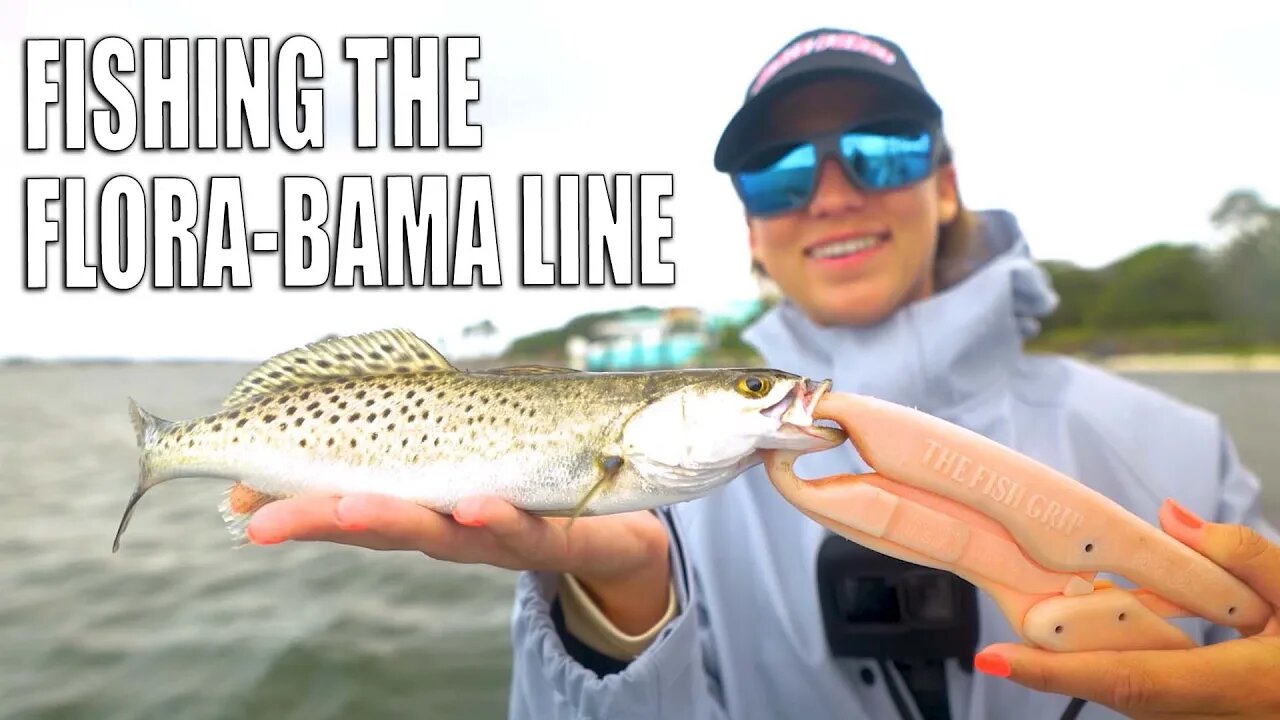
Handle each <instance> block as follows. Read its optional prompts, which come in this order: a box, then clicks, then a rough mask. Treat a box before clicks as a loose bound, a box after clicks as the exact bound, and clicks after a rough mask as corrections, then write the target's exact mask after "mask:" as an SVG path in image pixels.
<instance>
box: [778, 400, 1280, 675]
mask: <svg viewBox="0 0 1280 720" xmlns="http://www.w3.org/2000/svg"><path fill="white" fill-rule="evenodd" d="M815 417H822V418H826V419H830V420H834V421H836V422H838V423H839V424H840V425H841V427H842V428H844V430H845V432H846V433H848V435H849V438H850V440H851V442H853V444H854V447H855V448H856V449H857V451H858V453H859V454H860V455H861V456H862V458H863V459H864V460H866V462H867V464H869V465H870V466H871V467H872V468H873V469H874V470H875V472H873V473H867V474H862V475H833V476H829V477H825V478H820V479H816V480H802V479H800V478H799V477H798V476H797V475H796V474H795V470H794V462H795V459H796V457H797V454H796V453H794V452H791V451H771V452H770V453H769V454H768V455H766V458H765V468H766V470H767V471H768V474H769V478H770V480H771V481H772V482H773V484H774V486H775V487H776V488H777V489H778V491H779V492H780V493H781V494H782V495H783V497H784V498H785V499H786V500H787V501H788V502H790V503H791V504H792V505H794V506H796V507H797V508H798V509H799V510H801V511H802V512H803V513H804V514H806V515H807V516H809V517H810V518H812V519H813V520H815V521H816V522H818V523H820V524H822V525H823V526H825V527H826V528H828V529H829V530H831V531H832V532H835V533H837V534H839V535H842V536H843V537H845V538H847V539H849V540H851V541H853V542H856V543H859V544H861V545H864V546H866V547H868V548H870V549H872V550H875V551H877V552H881V553H883V554H885V555H890V556H893V557H896V558H898V559H900V560H905V561H907V562H912V563H916V564H919V565H924V566H927V567H932V568H936V569H940V570H946V571H950V572H952V573H954V574H956V575H958V576H959V577H961V578H963V579H965V580H967V581H968V582H970V583H972V584H974V585H975V586H977V587H978V588H980V589H981V590H982V591H983V592H985V593H986V594H987V595H989V596H990V597H991V598H992V599H993V600H994V601H995V602H996V604H997V605H998V606H999V608H1000V610H1001V612H1002V613H1003V614H1004V615H1005V617H1006V618H1007V619H1008V621H1009V623H1010V624H1011V626H1012V627H1013V628H1014V630H1015V631H1016V632H1017V633H1018V634H1019V636H1020V637H1021V638H1022V639H1023V640H1024V641H1026V642H1028V643H1030V644H1032V645H1035V646H1037V647H1042V648H1046V649H1050V650H1057V651H1081V650H1139V649H1171V648H1185V647H1191V646H1193V645H1194V643H1193V642H1192V640H1191V639H1190V638H1188V637H1187V636H1186V634H1185V633H1183V632H1182V631H1181V630H1179V629H1178V628H1177V627H1176V626H1174V625H1172V624H1171V623H1169V622H1167V621H1166V619H1167V618H1173V617H1187V616H1192V615H1198V616H1200V617H1204V618H1207V619H1209V620H1211V621H1213V622H1215V623H1218V624H1221V625H1226V626H1231V627H1236V628H1250V627H1261V626H1262V625H1263V624H1264V623H1266V622H1267V619H1268V618H1269V617H1270V615H1271V608H1270V605H1269V604H1268V603H1266V602H1265V601H1264V600H1262V598H1260V597H1258V596H1257V595H1256V594H1255V593H1254V592H1253V591H1252V590H1251V589H1249V587H1248V586H1246V585H1245V584H1244V583H1242V582H1241V581H1240V580H1239V579H1237V578H1235V577H1234V576H1232V575H1230V574H1229V573H1227V572H1226V571H1225V570H1223V569H1222V568H1220V567H1219V566H1217V565H1215V564H1213V563H1212V562H1210V561H1209V560H1208V559H1206V558H1204V557H1203V556H1202V555H1200V554H1199V553H1196V552H1195V551H1193V550H1191V549H1190V548H1188V547H1187V546H1185V545H1183V544H1182V543H1180V542H1178V541H1177V540H1175V539H1173V538H1172V537H1170V536H1168V535H1167V534H1165V533H1164V532H1162V531H1160V530H1159V529H1157V528H1155V527H1153V526H1151V525H1149V524H1147V523H1145V522H1143V521H1142V520H1141V519H1140V518H1138V517H1137V516H1135V515H1133V514H1132V513H1130V512H1129V511H1128V510H1125V509H1124V508H1123V507H1122V506H1120V505H1119V504H1117V503H1115V502H1114V501H1112V500H1110V499H1109V498H1107V497H1106V496H1104V495H1102V494H1100V493H1098V492H1096V491H1094V490H1092V489H1091V488H1089V487H1087V486H1085V485H1083V484H1081V483H1079V482H1077V481H1075V480H1073V479H1071V478H1069V477H1067V476H1065V475H1063V474H1061V473H1059V472H1057V471H1055V470H1053V469H1051V468H1049V467H1047V466H1045V465H1043V464H1041V463H1038V462H1036V461H1034V460H1032V459H1030V458H1028V457H1026V456H1024V455H1021V454H1019V453H1017V452H1015V451H1013V450H1010V449H1009V448H1006V447H1004V446H1002V445H999V444H998V443H995V442H993V441H991V440H989V439H987V438H985V437H983V436H981V435H978V434H977V433H974V432H972V431H969V430H966V429H964V428H961V427H959V426H957V425H953V424H951V423H948V422H946V421H943V420H940V419H938V418H935V417H932V416H930V415H927V414H925V413H922V412H919V411H917V410H912V409H909V408H906V407H903V406H900V405H895V404H892V403H888V402H884V401H881V400H877V399H874V398H870V397H866V396H859V395H851V394H847V393H827V394H826V395H824V396H823V397H822V399H821V401H820V402H819V403H818V406H817V408H816V411H815ZM1099 572H1108V573H1112V574H1114V575H1116V576H1119V577H1123V578H1125V579H1127V580H1129V581H1132V582H1136V583H1138V584H1139V585H1141V586H1142V587H1143V588H1152V589H1140V590H1126V589H1120V588H1117V587H1114V586H1113V585H1112V584H1111V583H1108V582H1106V581H1101V580H1097V579H1096V577H1095V576H1096V574H1097V573H1099Z"/></svg>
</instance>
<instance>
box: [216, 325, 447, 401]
mask: <svg viewBox="0 0 1280 720" xmlns="http://www.w3.org/2000/svg"><path fill="white" fill-rule="evenodd" d="M424 372H458V369H457V368H456V367H454V366H453V365H452V364H451V363H450V362H449V361H448V360H447V359H445V357H444V355H441V354H440V352H439V351H438V350H436V349H435V348H433V347H431V345H430V344H429V343H428V342H427V341H426V340H423V339H422V338H420V337H418V336H417V335H414V334H413V333H411V332H409V331H408V330H378V331H376V332H368V333H363V334H360V335H352V336H349V337H339V338H331V339H328V340H321V341H319V342H314V343H311V344H310V345H307V346H305V347H300V348H296V349H294V350H289V351H288V352H283V353H280V354H279V355H276V356H275V357H273V358H271V359H270V360H267V361H266V362H264V363H262V364H261V365H259V366H258V367H256V368H254V369H253V370H251V371H250V372H249V374H247V375H245V376H244V378H243V379H241V380H240V382H239V383H237V384H236V386H235V387H234V388H233V389H232V390H231V393H230V394H229V395H227V397H226V399H225V400H223V402H222V404H223V406H224V407H233V406H235V405H239V404H241V403H244V402H247V401H248V400H249V399H250V398H253V397H257V396H259V395H270V394H273V393H277V392H280V391H281V390H284V389H286V388H291V387H301V386H305V385H314V384H316V383H320V382H324V381H326V380H332V379H334V378H352V377H365V376H369V375H396V374H402V373H424Z"/></svg>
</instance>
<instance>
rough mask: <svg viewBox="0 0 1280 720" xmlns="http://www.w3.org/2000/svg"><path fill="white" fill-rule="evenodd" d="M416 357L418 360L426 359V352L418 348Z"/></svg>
mask: <svg viewBox="0 0 1280 720" xmlns="http://www.w3.org/2000/svg"><path fill="white" fill-rule="evenodd" d="M418 359H419V360H426V359H427V354H426V353H425V352H423V351H421V350H419V351H418Z"/></svg>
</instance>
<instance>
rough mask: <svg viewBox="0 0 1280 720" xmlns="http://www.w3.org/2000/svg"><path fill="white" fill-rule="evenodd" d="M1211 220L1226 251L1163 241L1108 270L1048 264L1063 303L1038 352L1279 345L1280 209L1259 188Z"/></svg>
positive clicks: (1231, 199) (1048, 322) (1228, 202)
mask: <svg viewBox="0 0 1280 720" xmlns="http://www.w3.org/2000/svg"><path fill="white" fill-rule="evenodd" d="M1211 220H1212V222H1213V225H1214V227H1215V228H1216V229H1218V230H1219V231H1222V232H1224V233H1225V235H1226V237H1227V238H1228V240H1227V242H1226V244H1225V245H1224V246H1222V247H1220V248H1216V249H1210V248H1208V247H1206V246H1203V245H1177V244H1171V243H1156V244H1153V245H1149V246H1147V247H1144V248H1142V249H1140V250H1138V251H1137V252H1134V253H1132V254H1131V255H1129V256H1127V257H1124V258H1122V259H1120V260H1118V261H1116V262H1114V263H1112V264H1110V265H1108V266H1106V267H1102V268H1098V269H1087V268H1081V267H1077V266H1075V265H1073V264H1070V263H1066V262H1061V261H1046V262H1043V263H1042V266H1043V267H1044V268H1045V270H1046V271H1047V272H1048V273H1049V275H1050V276H1051V277H1052V278H1053V284H1054V288H1055V289H1056V290H1057V292H1058V294H1059V297H1060V305H1059V307H1058V308H1057V310H1056V311H1055V312H1054V313H1053V315H1051V316H1050V317H1048V318H1046V319H1045V320H1044V322H1043V332H1042V334H1041V336H1040V337H1039V338H1037V339H1036V340H1035V341H1034V342H1033V343H1032V346H1033V347H1037V348H1040V349H1045V350H1055V351H1062V352H1077V353H1088V354H1111V353H1119V352H1182V351H1189V352H1205V351H1234V352H1250V351H1259V350H1276V349H1278V348H1280V208H1276V207H1272V206H1270V205H1268V204H1266V203H1265V202H1264V201H1263V200H1262V198H1261V197H1260V196H1259V195H1258V194H1257V193H1256V192H1254V191H1252V190H1237V191H1235V192H1232V193H1230V194H1229V195H1227V197H1225V198H1224V199H1223V200H1222V202H1221V203H1220V204H1219V205H1218V207H1217V209H1216V210H1214V212H1213V214H1212V216H1211Z"/></svg>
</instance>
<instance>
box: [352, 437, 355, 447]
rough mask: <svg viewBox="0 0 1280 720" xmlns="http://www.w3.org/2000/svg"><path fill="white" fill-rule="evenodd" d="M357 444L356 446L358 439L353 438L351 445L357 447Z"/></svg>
mask: <svg viewBox="0 0 1280 720" xmlns="http://www.w3.org/2000/svg"><path fill="white" fill-rule="evenodd" d="M355 446H356V439H355V438H351V447H355Z"/></svg>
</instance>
